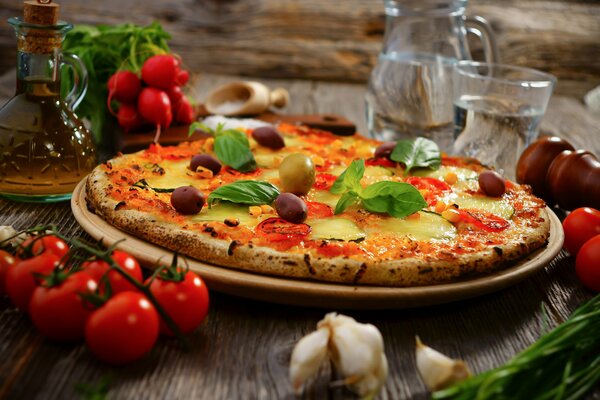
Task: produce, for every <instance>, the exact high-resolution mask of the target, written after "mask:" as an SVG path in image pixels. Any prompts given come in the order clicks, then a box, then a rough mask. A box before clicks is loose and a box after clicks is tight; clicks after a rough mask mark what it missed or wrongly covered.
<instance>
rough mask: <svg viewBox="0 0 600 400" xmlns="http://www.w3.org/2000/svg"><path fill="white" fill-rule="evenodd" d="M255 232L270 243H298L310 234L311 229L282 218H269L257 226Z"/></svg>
mask: <svg viewBox="0 0 600 400" xmlns="http://www.w3.org/2000/svg"><path fill="white" fill-rule="evenodd" d="M256 231H257V232H258V233H259V234H260V235H262V236H263V237H265V238H266V239H268V240H269V241H272V242H282V241H292V242H296V241H297V243H300V241H301V240H302V239H304V238H305V237H306V236H307V235H308V234H309V233H310V231H311V227H310V226H308V225H306V224H294V223H292V222H288V221H286V220H285V219H283V218H269V219H265V220H264V221H263V222H261V223H260V224H258V226H257V227H256Z"/></svg>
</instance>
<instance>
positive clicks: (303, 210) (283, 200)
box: [273, 193, 308, 224]
mask: <svg viewBox="0 0 600 400" xmlns="http://www.w3.org/2000/svg"><path fill="white" fill-rule="evenodd" d="M273 206H274V207H275V210H276V211H277V214H279V216H280V217H281V218H283V219H285V220H286V221H289V222H293V223H294V224H299V223H301V222H304V220H306V217H307V215H308V208H307V207H306V203H304V201H302V199H301V198H300V197H298V196H296V195H295V194H293V193H281V194H280V195H279V196H277V198H276V199H275V202H274V203H273Z"/></svg>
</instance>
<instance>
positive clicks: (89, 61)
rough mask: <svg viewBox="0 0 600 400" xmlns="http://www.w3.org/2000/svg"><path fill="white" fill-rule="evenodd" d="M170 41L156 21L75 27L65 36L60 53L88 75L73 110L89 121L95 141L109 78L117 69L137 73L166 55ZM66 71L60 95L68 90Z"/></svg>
mask: <svg viewBox="0 0 600 400" xmlns="http://www.w3.org/2000/svg"><path fill="white" fill-rule="evenodd" d="M170 38H171V36H170V35H169V34H168V33H167V32H166V31H165V30H164V29H163V28H162V27H161V26H160V24H159V23H157V22H155V23H152V24H150V25H148V26H138V25H134V24H123V25H116V26H109V25H99V26H90V25H77V26H76V27H75V28H74V29H73V30H72V31H71V32H69V33H68V34H67V35H66V37H65V41H64V42H63V50H64V51H65V52H69V53H73V54H76V55H77V56H79V58H80V59H81V61H83V63H84V64H85V67H86V69H87V73H88V89H87V94H86V96H85V98H84V99H83V101H82V102H81V104H80V105H79V107H78V108H77V110H75V111H76V112H77V115H79V116H80V117H83V118H87V119H89V120H90V122H91V125H92V127H91V129H92V133H93V134H94V138H95V139H96V141H97V142H99V141H100V139H101V137H102V128H103V125H104V121H105V119H106V111H107V107H106V99H107V97H108V89H107V86H106V85H107V83H108V79H109V78H110V76H111V75H112V74H114V73H115V72H116V71H119V70H129V71H133V72H138V71H140V69H141V68H142V65H143V64H144V61H146V59H148V58H149V57H151V56H153V55H155V54H166V53H168V52H169V46H168V44H167V41H168V40H169V39H170ZM68 71H69V70H68V69H65V70H64V73H63V74H62V81H63V82H62V85H61V89H62V91H63V95H66V92H67V90H70V88H71V87H72V77H71V75H70V74H69V72H68Z"/></svg>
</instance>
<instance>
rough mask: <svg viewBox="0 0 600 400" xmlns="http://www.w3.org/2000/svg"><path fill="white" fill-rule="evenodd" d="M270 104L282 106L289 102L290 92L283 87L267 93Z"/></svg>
mask: <svg viewBox="0 0 600 400" xmlns="http://www.w3.org/2000/svg"><path fill="white" fill-rule="evenodd" d="M269 100H270V102H271V105H272V106H275V107H277V108H283V107H285V106H286V105H288V103H289V102H290V93H289V92H288V91H287V90H285V89H284V88H277V89H275V90H273V91H272V92H271V94H270V95H269Z"/></svg>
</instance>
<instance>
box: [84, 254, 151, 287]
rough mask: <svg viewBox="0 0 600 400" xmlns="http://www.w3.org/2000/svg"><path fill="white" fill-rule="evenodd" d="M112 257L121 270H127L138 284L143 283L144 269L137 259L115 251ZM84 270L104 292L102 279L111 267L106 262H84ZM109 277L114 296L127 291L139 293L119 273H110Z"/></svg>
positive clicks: (114, 271) (113, 271)
mask: <svg viewBox="0 0 600 400" xmlns="http://www.w3.org/2000/svg"><path fill="white" fill-rule="evenodd" d="M111 257H112V259H113V260H114V261H115V262H116V263H117V264H119V266H120V267H121V268H123V269H124V270H125V272H127V273H128V274H129V275H131V276H132V277H134V278H135V279H136V280H137V281H138V282H140V283H141V282H142V280H143V277H142V269H141V268H140V264H139V263H138V262H137V260H136V259H135V258H133V257H132V256H131V255H129V254H128V253H126V252H124V251H121V250H115V251H114V252H113V253H112V255H111ZM82 268H83V270H84V271H86V272H87V273H88V274H90V275H91V276H92V277H93V278H94V279H96V281H97V282H98V283H99V284H100V286H101V290H102V291H103V290H104V289H103V288H104V285H103V284H102V277H103V276H104V274H105V273H106V272H107V271H108V270H109V269H110V266H109V265H108V264H107V263H106V262H105V261H102V260H94V261H86V262H84V263H83V264H82ZM107 277H108V282H109V284H110V288H111V289H112V293H113V294H116V293H121V292H126V291H137V288H136V287H135V286H134V285H133V284H132V283H131V282H129V281H128V280H127V278H125V277H124V276H123V275H122V274H121V273H120V272H119V271H116V270H112V271H109V272H108V275H107Z"/></svg>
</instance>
